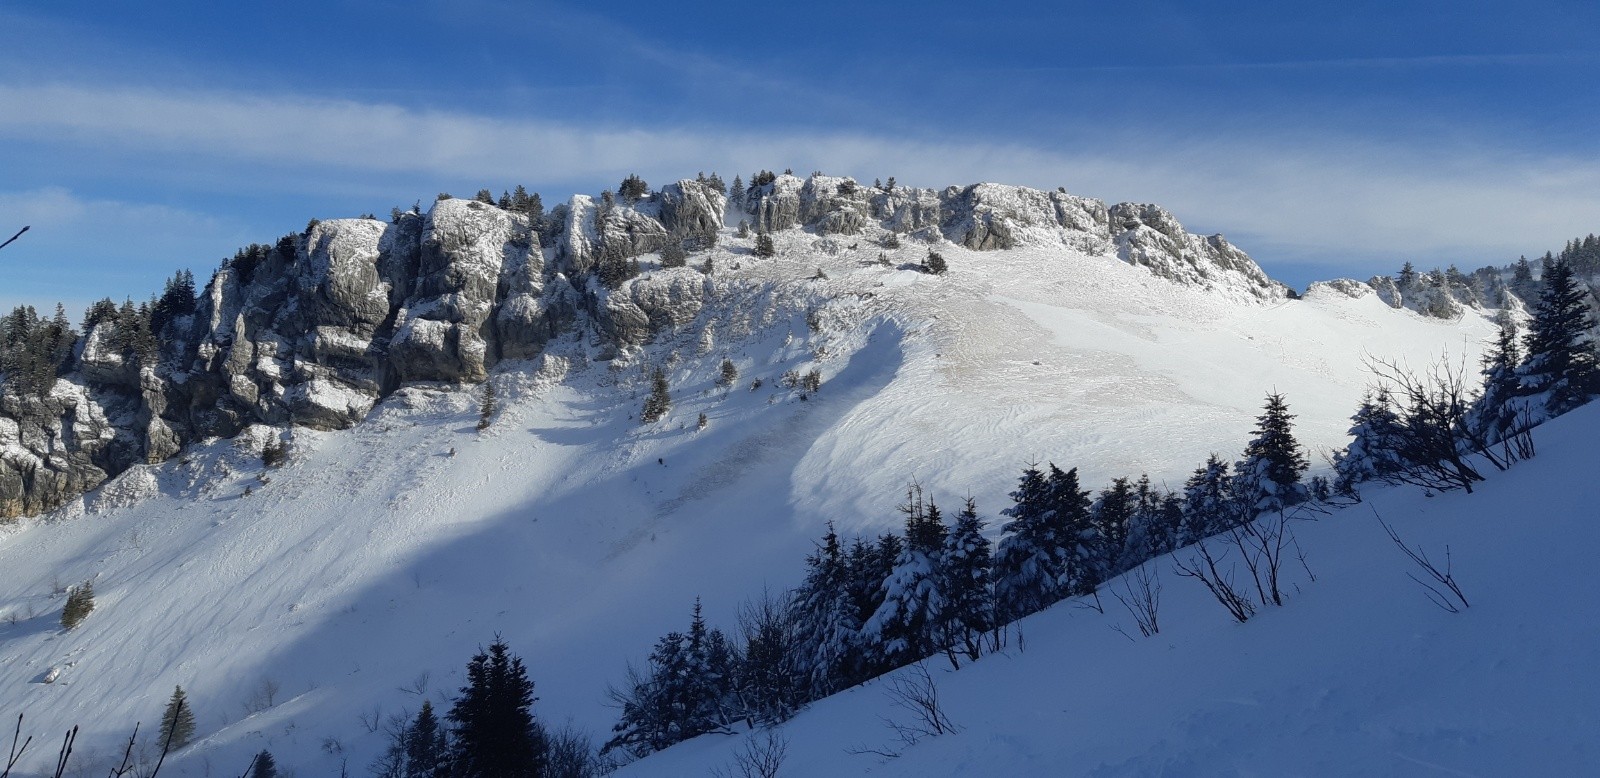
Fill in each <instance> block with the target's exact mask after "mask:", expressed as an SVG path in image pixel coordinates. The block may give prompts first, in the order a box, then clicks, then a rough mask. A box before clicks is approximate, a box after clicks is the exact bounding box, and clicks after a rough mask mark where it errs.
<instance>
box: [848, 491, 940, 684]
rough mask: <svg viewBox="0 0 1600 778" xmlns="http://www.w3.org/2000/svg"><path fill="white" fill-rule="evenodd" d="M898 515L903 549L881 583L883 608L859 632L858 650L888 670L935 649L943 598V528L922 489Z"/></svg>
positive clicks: (910, 495) (908, 496)
mask: <svg viewBox="0 0 1600 778" xmlns="http://www.w3.org/2000/svg"><path fill="white" fill-rule="evenodd" d="M901 511H902V512H903V513H905V514H906V531H905V543H904V545H903V546H902V547H901V549H900V556H899V558H897V559H896V560H895V564H894V571H893V572H891V573H890V574H889V579H888V580H887V581H884V584H883V604H882V605H879V606H878V610H877V612H876V613H874V614H872V618H871V619H868V620H867V623H866V624H864V625H863V626H862V628H861V637H862V642H863V644H864V645H866V646H868V650H869V651H870V652H873V653H875V654H877V655H878V656H880V657H882V659H883V661H884V662H885V663H887V664H888V665H889V666H890V667H900V666H902V665H907V664H910V663H912V662H915V661H917V660H919V659H922V658H924V657H927V656H929V655H931V654H933V653H934V652H935V651H936V650H937V649H938V648H939V646H938V645H937V644H936V640H935V635H934V626H935V625H936V624H937V623H938V622H939V619H940V618H941V614H942V613H943V610H944V607H945V598H946V593H945V592H944V591H943V589H942V585H943V583H944V576H943V572H942V562H943V550H944V539H945V535H946V532H947V528H946V527H945V525H944V521H943V518H942V517H941V516H940V514H939V507H938V506H937V505H934V504H933V503H932V502H931V501H929V502H926V503H925V502H924V501H923V495H922V488H921V487H919V486H912V487H911V488H910V489H909V490H908V491H907V494H906V504H905V505H903V506H901Z"/></svg>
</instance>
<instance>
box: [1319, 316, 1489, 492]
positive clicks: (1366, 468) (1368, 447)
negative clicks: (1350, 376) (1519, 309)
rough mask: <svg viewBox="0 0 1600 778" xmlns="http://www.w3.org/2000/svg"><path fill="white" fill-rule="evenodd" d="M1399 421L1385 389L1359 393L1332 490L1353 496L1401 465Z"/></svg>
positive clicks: (1337, 457)
mask: <svg viewBox="0 0 1600 778" xmlns="http://www.w3.org/2000/svg"><path fill="white" fill-rule="evenodd" d="M1512 347H1513V348H1515V343H1514V342H1513V343H1512ZM1401 424H1402V422H1401V421H1400V417H1399V415H1398V414H1396V413H1395V410H1394V400H1393V399H1391V398H1390V396H1389V390H1388V389H1384V388H1379V389H1378V390H1377V391H1376V392H1375V393H1370V394H1367V395H1365V396H1363V397H1362V398H1361V406H1360V407H1359V408H1357V409H1356V412H1355V415H1354V416H1351V417H1350V437H1351V440H1350V443H1349V445H1347V446H1345V449H1344V450H1343V451H1339V452H1336V453H1335V454H1334V455H1333V471H1334V474H1335V476H1334V481H1333V485H1332V486H1333V489H1334V491H1336V492H1337V493H1339V494H1342V495H1345V496H1347V497H1357V496H1359V495H1358V490H1357V488H1356V487H1357V485H1358V484H1361V483H1363V482H1366V481H1373V480H1382V479H1384V478H1385V477H1387V476H1389V475H1390V474H1392V473H1396V472H1399V471H1400V470H1401V469H1402V468H1403V467H1405V460H1404V459H1403V458H1402V457H1401V455H1400V445H1401V437H1402V435H1403V434H1404V432H1403V430H1402V429H1401Z"/></svg>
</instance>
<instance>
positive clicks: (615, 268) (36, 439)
mask: <svg viewBox="0 0 1600 778" xmlns="http://www.w3.org/2000/svg"><path fill="white" fill-rule="evenodd" d="M742 199H744V201H745V202H744V204H743V205H742V206H741V207H740V208H738V209H736V210H735V211H733V212H731V213H730V211H729V209H728V203H727V200H726V198H725V196H724V195H723V193H722V192H721V191H720V189H718V188H716V187H713V186H711V185H710V184H708V183H706V182H703V181H696V180H684V181H680V182H677V183H675V184H672V185H669V186H666V187H663V188H662V190H661V191H660V192H658V193H656V194H654V195H649V196H646V197H644V198H643V199H641V200H639V201H637V202H632V203H622V204H615V203H613V204H605V203H597V202H596V201H595V200H594V199H593V198H590V197H587V196H581V195H580V196H576V197H574V198H572V199H571V201H570V202H569V203H567V204H565V205H564V206H561V207H559V208H558V209H557V210H556V211H555V212H554V213H553V214H552V224H551V226H549V227H547V228H545V229H544V230H543V232H542V237H543V238H544V239H545V240H546V241H548V243H549V245H547V246H541V245H540V242H541V232H540V231H538V230H536V227H537V226H538V225H535V224H533V223H532V220H531V219H530V218H529V216H528V215H527V214H524V213H518V212H511V211H508V210H504V209H501V208H498V207H495V206H494V205H492V204H486V203H482V202H477V201H473V200H460V199H442V200H440V201H438V202H436V203H435V204H434V205H433V207H432V208H431V209H430V210H429V212H428V213H427V214H425V215H424V214H420V213H407V214H397V215H396V218H395V219H394V221H393V222H392V223H384V222H380V221H376V220H364V219H341V220H329V221H322V222H316V223H313V224H312V225H311V226H310V227H308V229H307V230H306V231H305V232H304V233H303V234H300V235H292V236H286V237H285V239H283V240H280V241H279V242H278V244H277V245H276V246H273V247H270V248H269V247H266V246H260V247H252V248H251V249H250V250H249V251H247V252H241V255H240V256H239V257H236V258H235V259H234V260H233V261H232V262H229V263H225V265H224V267H222V268H221V269H220V270H219V271H218V272H217V274H216V275H215V276H214V277H213V279H212V280H211V282H210V284H208V285H207V287H206V288H205V290H204V291H203V293H202V294H201V299H200V302H199V305H198V309H197V310H196V311H195V312H194V314H193V316H192V317H186V318H181V319H179V320H177V321H175V322H173V323H171V324H170V325H168V327H167V328H166V329H165V330H164V331H163V332H158V333H154V336H155V337H156V338H157V339H159V340H160V341H161V345H160V353H159V354H158V355H157V358H154V359H143V360H141V359H140V358H138V357H137V356H136V355H135V354H134V352H133V349H131V348H130V347H129V346H128V345H127V341H128V340H129V338H128V337H118V336H117V334H116V332H115V330H116V329H117V327H118V326H119V323H118V322H117V321H115V320H109V321H102V322H100V323H98V324H97V325H96V326H95V327H93V328H92V329H91V331H89V332H87V333H85V337H84V341H83V346H82V348H81V349H80V350H79V353H78V355H77V358H76V359H75V360H74V362H73V364H72V365H71V368H72V369H71V370H70V371H69V372H68V373H67V374H66V375H65V376H64V377H63V380H62V381H60V382H59V383H58V384H57V386H56V387H55V388H54V389H52V390H50V391H48V392H46V393H44V395H43V396H31V395H29V394H28V393H24V392H10V393H7V395H6V396H5V397H4V398H0V451H3V452H4V453H3V455H0V515H5V516H15V515H19V514H31V513H37V512H39V511H41V510H47V509H50V508H53V507H55V506H58V505H60V504H62V503H63V502H64V501H66V500H69V499H71V498H72V497H74V496H75V495H77V494H79V493H81V492H83V491H85V490H87V489H90V488H93V487H94V486H96V485H98V484H99V483H101V482H103V481H104V480H105V479H106V478H108V477H110V476H113V475H116V474H117V473H120V472H122V471H123V470H124V469H126V468H127V467H129V466H131V465H133V464H137V463H148V462H159V461H163V460H165V459H167V458H169V457H171V456H173V455H174V454H176V453H177V451H178V450H179V449H180V448H181V447H182V446H183V445H184V444H186V443H189V442H193V441H197V440H202V439H205V438H208V437H231V436H232V435H234V434H236V433H237V432H238V431H239V430H241V429H243V428H244V427H246V426H248V425H250V424H253V423H263V424H285V423H289V424H296V425H301V426H309V427H312V428H316V429H333V428H342V427H347V426H349V425H351V424H354V423H356V422H357V421H359V420H360V419H361V418H362V417H363V416H364V415H365V414H366V413H367V412H368V411H369V410H370V409H371V408H372V406H373V404H374V403H375V402H377V401H378V400H379V399H380V398H382V397H383V396H386V395H387V394H388V393H390V392H392V391H394V390H395V389H396V388H398V387H399V386H401V385H404V384H407V383H416V382H430V381H447V382H456V381H468V382H475V381H479V380H482V379H483V377H484V376H485V375H487V372H488V371H489V370H490V369H491V368H492V367H493V366H494V365H496V364H497V363H499V362H500V361H502V360H507V359H526V358H531V357H535V356H537V355H538V354H540V353H541V350H542V349H543V348H544V345H545V343H546V342H547V341H549V340H550V339H551V338H554V337H559V336H561V335H563V334H566V335H581V336H583V337H586V338H589V339H590V340H591V342H592V343H593V344H594V345H595V346H596V349H595V350H594V351H595V353H594V356H595V357H596V358H599V359H609V358H611V357H612V356H613V355H615V354H617V353H619V352H626V351H629V350H637V348H638V347H640V346H642V345H644V344H645V343H647V342H650V341H651V340H652V339H654V338H657V337H659V336H661V335H662V334H663V333H674V332H677V331H679V330H680V329H681V328H682V327H684V326H686V325H687V324H688V323H689V322H690V321H691V320H693V319H694V317H695V315H696V313H697V311H698V310H699V309H700V308H701V307H702V306H705V305H707V304H715V303H716V302H717V301H718V300H719V299H721V298H722V297H724V296H726V295H729V294H733V292H731V291H730V289H731V288H733V287H738V286H741V285H744V284H746V283H748V282H747V281H746V280H745V279H747V278H748V277H749V276H750V275H751V274H750V273H748V272H745V273H741V272H739V269H737V268H735V267H734V266H735V265H742V264H756V263H757V262H758V260H756V259H755V258H753V257H750V256H749V254H750V250H751V245H752V239H750V238H744V239H741V238H738V237H736V236H735V235H734V234H733V230H731V229H730V225H728V224H727V223H726V222H727V221H729V220H732V219H737V220H739V221H748V222H750V223H751V224H752V225H753V226H754V228H755V229H756V230H758V231H770V232H775V233H779V234H784V233H787V232H790V231H803V233H804V234H805V236H806V239H805V240H799V239H795V240H786V241H785V246H786V251H785V252H784V254H783V255H782V256H779V257H776V258H773V259H772V260H767V261H769V262H771V263H773V264H775V265H778V266H782V267H787V268H788V269H789V270H790V273H791V274H793V273H801V272H807V271H810V270H812V269H813V268H814V266H815V265H816V264H817V263H816V261H814V259H813V258H812V257H811V256H810V255H812V254H817V255H819V256H837V255H839V254H840V253H841V252H844V251H847V250H849V251H852V252H857V253H856V255H857V256H860V257H862V258H872V257H875V256H876V255H877V249H876V248H875V247H876V244H878V243H891V244H892V243H893V242H895V241H898V236H904V237H905V238H906V241H907V242H908V243H928V244H932V245H945V244H947V243H948V242H954V243H955V244H958V245H961V246H966V247H968V248H972V249H975V250H985V251H987V250H993V249H1013V248H1021V247H1033V248H1045V247H1058V248H1062V249H1064V250H1065V251H1066V252H1067V253H1066V254H1064V256H1077V255H1087V256H1116V257H1118V258H1120V259H1122V260H1123V261H1125V262H1128V263H1131V264H1135V265H1139V266H1142V267H1146V268H1148V269H1150V270H1151V271H1152V272H1154V273H1155V274H1157V275H1159V276H1162V277H1164V278H1168V279H1171V280H1173V281H1175V282H1177V283H1183V284H1189V285H1193V286H1197V287H1201V288H1205V289H1208V290H1211V291H1212V292H1214V293H1215V294H1217V295H1220V296H1223V297H1226V298H1228V299H1233V300H1238V301H1240V302H1241V303H1242V304H1256V303H1272V302H1274V301H1279V300H1282V299H1284V298H1285V296H1286V295H1287V293H1288V290H1287V289H1286V288H1285V287H1283V286H1282V285H1281V284H1278V283H1277V282H1274V281H1271V280H1270V279H1268V278H1267V276H1266V275H1265V274H1264V273H1263V272H1261V270H1260V268H1258V267H1257V266H1256V265H1255V263H1254V262H1252V261H1251V260H1250V258H1249V257H1248V256H1246V255H1245V254H1244V253H1243V252H1242V251H1239V250H1238V249H1236V248H1234V247H1233V246H1232V245H1230V244H1228V243H1227V241H1225V240H1224V239H1222V237H1221V236H1215V235H1214V236H1210V237H1205V238H1202V237H1199V236H1195V235H1190V234H1188V233H1187V232H1185V231H1184V230H1183V228H1182V226H1181V225H1179V224H1178V223H1177V221H1176V220H1174V219H1173V218H1172V217H1171V215H1170V214H1168V213H1167V212H1165V211H1163V210H1162V209H1160V208H1158V207H1156V206H1152V205H1130V204H1123V205H1117V206H1113V207H1110V208H1107V207H1106V206H1105V205H1104V204H1103V203H1101V202H1099V201H1096V200H1089V199H1085V198H1080V197H1074V196H1071V195H1067V194H1065V193H1064V192H1041V191H1036V190H1031V189H1025V188H1021V187H1013V186H1001V185H995V184H978V185H974V186H969V187H965V188H957V187H951V188H949V189H946V190H943V191H935V190H931V189H912V188H906V187H899V188H893V189H890V188H887V187H885V188H877V187H871V188H868V187H860V186H856V185H855V183H854V182H853V181H849V180H848V179H841V178H830V177H826V176H820V175H816V176H812V177H809V178H806V179H800V178H796V177H794V176H789V175H782V176H776V177H774V178H773V180H772V181H770V182H768V183H765V184H762V185H760V186H754V187H751V188H750V189H749V191H748V192H747V193H745V195H744V197H743V198H742ZM890 236H897V237H896V238H895V239H894V240H893V241H891V240H890ZM686 237H693V238H695V239H698V240H699V241H700V245H701V246H704V245H706V244H709V243H712V242H714V241H718V240H720V242H721V245H720V246H718V247H716V248H712V249H710V250H705V251H701V252H697V254H696V256H695V259H696V261H697V264H699V263H703V262H706V261H710V262H711V263H712V265H713V266H714V267H715V268H717V269H715V270H713V271H712V272H710V273H705V274H697V273H693V272H690V271H669V272H650V273H648V274H647V275H646V276H644V277H641V278H635V279H629V280H625V281H622V282H621V283H620V284H616V288H615V289H608V288H606V286H605V285H603V284H601V283H599V280H598V279H599V278H601V277H604V276H605V274H606V273H607V272H614V273H615V274H616V276H617V277H622V276H626V275H627V274H629V273H630V272H632V271H633V269H634V267H633V263H634V262H635V261H640V262H641V266H642V267H644V268H646V269H655V270H660V269H661V268H660V265H661V264H662V262H661V260H660V258H659V256H657V255H656V254H655V253H654V252H658V251H660V250H662V249H663V248H665V247H666V246H667V245H668V243H669V242H673V243H676V242H681V241H682V240H684V239H685V238H686ZM863 243H865V244H866V245H867V246H868V248H866V249H861V248H859V247H860V246H861V245H862V244H863ZM846 246H849V247H850V248H849V249H846ZM925 250H926V248H925V247H913V246H909V245H907V246H903V247H902V248H899V249H893V250H886V255H887V257H888V259H889V261H891V262H895V263H906V262H910V263H912V264H915V263H917V262H920V261H922V259H923V258H924V257H923V252H924V251H925ZM786 280H787V279H786ZM852 291H854V292H857V293H859V292H860V291H861V290H852Z"/></svg>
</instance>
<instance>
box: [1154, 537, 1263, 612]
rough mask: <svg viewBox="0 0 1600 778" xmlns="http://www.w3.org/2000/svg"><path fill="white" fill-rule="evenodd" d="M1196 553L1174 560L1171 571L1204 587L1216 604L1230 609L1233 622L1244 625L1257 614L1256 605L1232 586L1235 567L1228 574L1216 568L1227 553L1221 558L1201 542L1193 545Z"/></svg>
mask: <svg viewBox="0 0 1600 778" xmlns="http://www.w3.org/2000/svg"><path fill="white" fill-rule="evenodd" d="M1194 548H1195V552H1194V553H1193V554H1191V555H1190V556H1189V558H1188V559H1187V560H1178V559H1175V560H1174V561H1173V563H1172V571H1173V572H1174V573H1177V574H1178V575H1180V576H1182V577H1184V578H1193V579H1195V580H1197V581H1199V582H1200V583H1202V584H1204V585H1205V587H1206V590H1207V591H1209V592H1211V596H1212V597H1215V598H1216V600H1217V602H1218V603H1220V604H1221V605H1222V607H1223V608H1225V609H1227V611H1228V615H1229V616H1232V617H1233V619H1234V621H1237V622H1239V623H1241V624H1243V623H1244V622H1246V621H1249V620H1250V617H1251V616H1254V615H1255V614H1256V606H1255V603H1253V602H1251V601H1250V598H1248V597H1246V596H1244V595H1242V594H1240V593H1239V590H1238V588H1237V587H1236V586H1235V585H1234V583H1233V567H1232V566H1231V565H1230V566H1229V568H1228V571H1227V572H1226V573H1224V572H1222V571H1221V570H1219V569H1218V568H1217V564H1218V563H1219V562H1221V561H1222V560H1223V559H1226V558H1227V556H1228V553H1227V551H1226V550H1224V551H1223V553H1222V555H1221V556H1217V555H1215V554H1213V553H1212V552H1211V547H1210V544H1209V543H1208V542H1207V541H1204V540H1202V541H1200V542H1199V543H1196V544H1195V545H1194Z"/></svg>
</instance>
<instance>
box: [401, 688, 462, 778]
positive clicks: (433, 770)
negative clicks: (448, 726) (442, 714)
mask: <svg viewBox="0 0 1600 778" xmlns="http://www.w3.org/2000/svg"><path fill="white" fill-rule="evenodd" d="M403 745H404V749H405V753H404V763H405V776H406V778H448V776H449V775H450V744H449V741H448V740H446V738H445V732H444V728H442V727H440V726H439V718H438V716H436V715H434V712H433V703H432V702H430V701H428V700H423V701H422V710H419V711H417V717H416V718H415V719H413V720H412V722H411V726H410V727H408V728H407V729H406V732H405V737H404V738H403Z"/></svg>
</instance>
